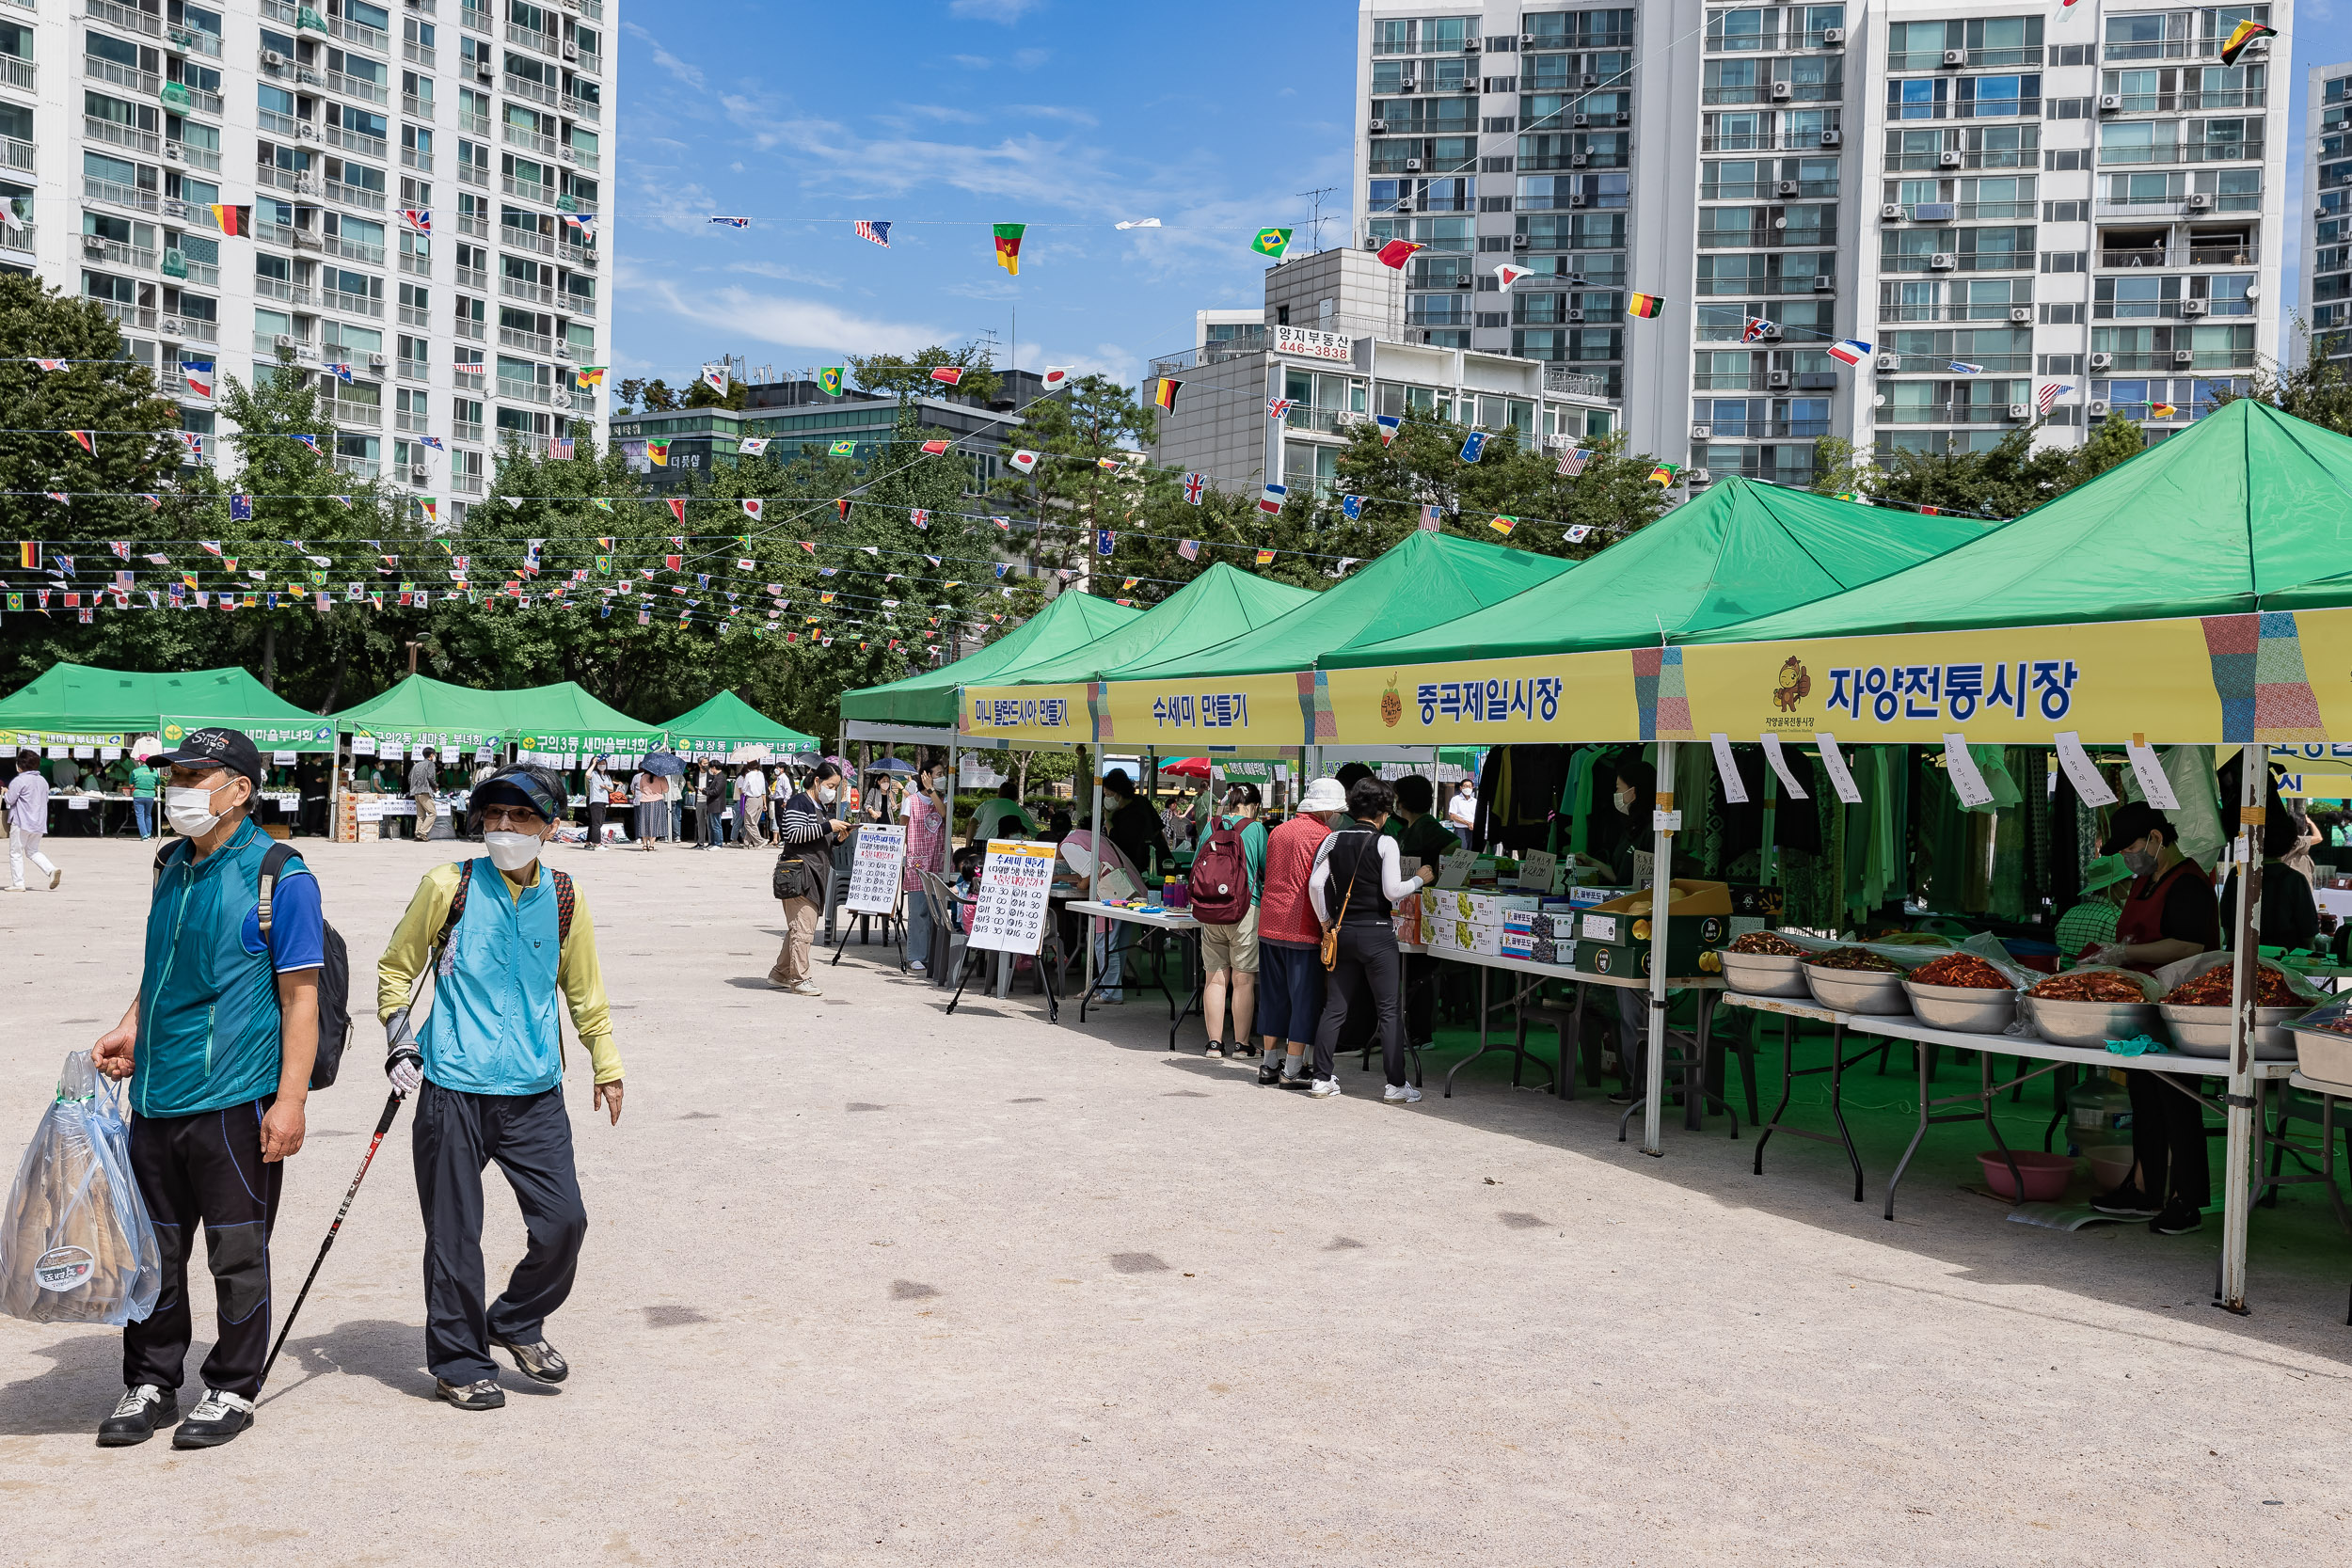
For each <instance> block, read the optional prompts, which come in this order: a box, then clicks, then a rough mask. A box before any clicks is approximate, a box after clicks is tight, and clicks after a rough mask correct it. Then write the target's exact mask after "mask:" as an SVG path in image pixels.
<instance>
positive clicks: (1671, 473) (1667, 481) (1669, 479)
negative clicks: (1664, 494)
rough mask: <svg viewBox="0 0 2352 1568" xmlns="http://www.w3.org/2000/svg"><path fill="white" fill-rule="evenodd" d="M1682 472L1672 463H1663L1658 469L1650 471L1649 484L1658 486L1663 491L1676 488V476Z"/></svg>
mask: <svg viewBox="0 0 2352 1568" xmlns="http://www.w3.org/2000/svg"><path fill="white" fill-rule="evenodd" d="M1681 472H1682V470H1681V469H1680V468H1677V467H1675V466H1674V465H1673V464H1672V463H1661V464H1660V465H1658V467H1655V468H1652V469H1651V470H1650V471H1649V480H1648V483H1651V484H1655V485H1657V486H1658V487H1659V488H1660V489H1661V490H1668V489H1672V488H1673V487H1674V483H1675V476H1677V474H1679V473H1681Z"/></svg>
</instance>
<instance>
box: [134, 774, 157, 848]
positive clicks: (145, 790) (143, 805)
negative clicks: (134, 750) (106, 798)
mask: <svg viewBox="0 0 2352 1568" xmlns="http://www.w3.org/2000/svg"><path fill="white" fill-rule="evenodd" d="M131 815H132V816H135V817H136V818H137V819H138V824H139V837H140V838H142V839H150V838H153V837H154V836H155V770H154V769H153V768H150V767H149V766H147V764H146V762H145V761H144V760H141V761H138V762H135V763H133V764H132V765H131Z"/></svg>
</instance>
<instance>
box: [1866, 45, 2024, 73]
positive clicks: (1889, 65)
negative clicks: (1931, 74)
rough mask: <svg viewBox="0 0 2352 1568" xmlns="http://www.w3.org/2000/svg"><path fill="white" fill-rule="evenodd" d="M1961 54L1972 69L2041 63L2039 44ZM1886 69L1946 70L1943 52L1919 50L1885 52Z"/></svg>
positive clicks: (1973, 50)
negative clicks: (1904, 52)
mask: <svg viewBox="0 0 2352 1568" xmlns="http://www.w3.org/2000/svg"><path fill="white" fill-rule="evenodd" d="M1963 53H1964V54H1965V56H1966V61H1967V64H1969V65H1970V66H1972V67H1983V66H2005V65H2020V66H2024V65H2040V64H2042V47H2041V46H2040V45H2039V44H2037V45H2035V46H2034V47H2032V48H2030V49H1970V50H1966V51H1964V52H1963ZM1886 69H1887V70H1889V71H1943V70H1947V69H1948V68H1947V67H1946V65H1945V64H1944V51H1942V50H1941V49H1920V50H1915V51H1914V52H1912V53H1910V54H1902V53H1899V52H1898V51H1895V50H1889V51H1887V55H1886Z"/></svg>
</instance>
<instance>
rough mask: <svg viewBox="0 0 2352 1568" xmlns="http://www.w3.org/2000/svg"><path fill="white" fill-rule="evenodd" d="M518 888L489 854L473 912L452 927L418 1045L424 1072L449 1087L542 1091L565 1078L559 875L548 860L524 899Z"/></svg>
mask: <svg viewBox="0 0 2352 1568" xmlns="http://www.w3.org/2000/svg"><path fill="white" fill-rule="evenodd" d="M511 890H512V884H510V883H509V882H508V881H507V880H506V879H505V878H504V877H502V876H501V875H500V874H499V869H498V867H497V866H495V865H493V864H492V863H490V862H489V861H488V860H487V859H486V858H485V859H482V860H477V861H475V862H474V863H473V877H472V886H471V887H470V888H469V889H468V890H467V893H466V912H465V913H464V914H463V915H462V916H460V917H459V919H458V922H457V928H456V929H455V930H453V931H452V932H451V933H450V939H449V952H448V954H447V955H446V956H445V957H444V958H443V959H442V961H441V968H440V970H439V971H438V972H437V974H436V975H435V977H434V982H433V987H434V997H433V1013H432V1016H431V1017H430V1018H428V1019H427V1020H426V1021H425V1026H424V1034H423V1036H422V1037H421V1039H420V1040H419V1042H418V1043H419V1044H420V1045H421V1047H422V1049H423V1053H424V1075H425V1076H426V1077H427V1078H429V1079H431V1080H432V1081H433V1082H434V1083H436V1084H438V1085H441V1086H442V1087H443V1088H445V1089H460V1090H463V1091H465V1092H466V1093H468V1094H501V1095H522V1094H540V1093H543V1092H545V1091H546V1090H548V1089H551V1088H553V1087H555V1085H557V1083H559V1082H560V1081H561V1080H562V1079H563V1076H564V1053H563V1035H562V1024H561V1023H560V1022H559V1021H558V1019H557V1017H556V1001H557V995H558V990H557V987H556V983H555V975H556V970H557V967H558V966H559V965H560V964H561V963H562V962H563V951H562V945H563V937H562V929H561V923H560V921H559V920H558V917H557V914H556V907H555V879H554V878H553V877H552V876H550V875H549V874H548V871H547V869H546V868H545V867H544V866H543V867H541V868H540V871H539V879H538V881H537V882H535V883H534V884H532V886H530V887H528V888H525V889H524V890H523V894H522V896H521V897H520V898H516V897H513V896H512V895H511Z"/></svg>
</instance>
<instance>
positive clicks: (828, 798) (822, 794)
mask: <svg viewBox="0 0 2352 1568" xmlns="http://www.w3.org/2000/svg"><path fill="white" fill-rule="evenodd" d="M840 793H841V792H840V791H839V790H837V789H835V788H834V787H833V785H831V784H819V785H818V787H817V799H818V803H820V804H823V805H828V806H830V805H832V804H833V803H834V800H835V799H837V798H838V797H839V795H840Z"/></svg>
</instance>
